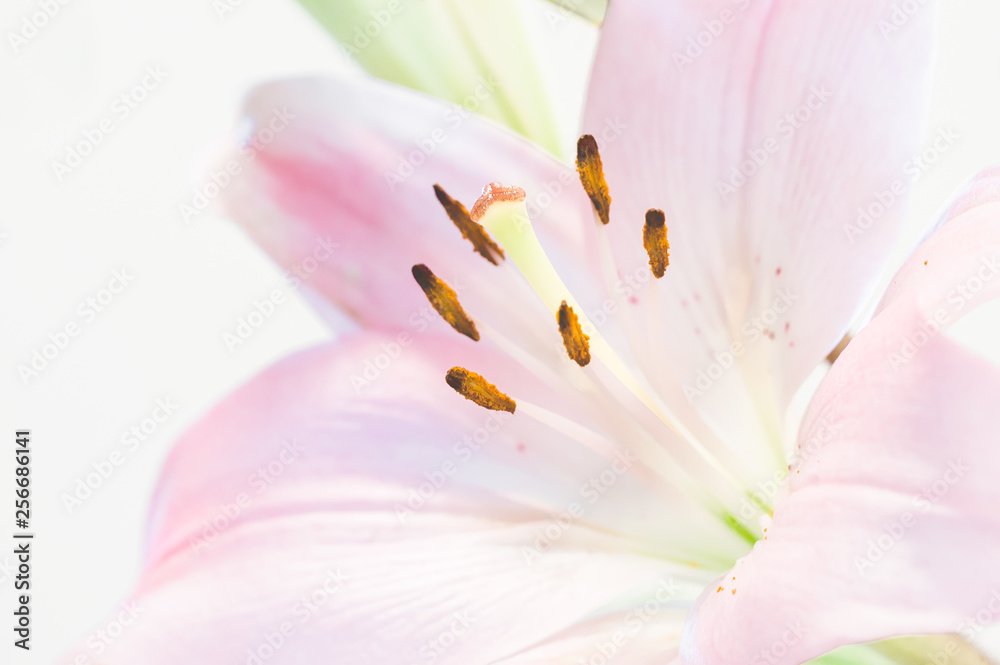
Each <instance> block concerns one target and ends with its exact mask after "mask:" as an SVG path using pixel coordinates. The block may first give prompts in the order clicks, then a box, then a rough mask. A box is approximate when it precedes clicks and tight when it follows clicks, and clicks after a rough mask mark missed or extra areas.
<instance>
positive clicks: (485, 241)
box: [434, 185, 504, 266]
mask: <svg viewBox="0 0 1000 665" xmlns="http://www.w3.org/2000/svg"><path fill="white" fill-rule="evenodd" d="M434 193H435V194H436V195H437V199H438V201H440V202H441V205H442V206H443V207H444V211H445V212H446V213H448V217H449V218H450V219H451V221H452V222H454V224H455V226H457V227H458V230H459V231H461V232H462V237H463V238H465V239H466V240H468V241H469V242H471V243H472V246H473V247H474V248H475V250H476V251H477V252H479V254H480V255H481V256H482V257H483V258H484V259H486V260H487V261H489V262H490V263H492V264H493V265H495V266H496V265H500V260H502V259H503V258H504V254H503V250H502V249H500V246H499V245H498V244H496V242H494V241H493V238H491V237H490V236H489V234H488V233H486V229H484V228H483V227H482V226H481V225H480V224H477V223H476V222H474V221H472V217H470V216H469V211H468V210H466V209H465V206H464V205H462V204H461V202H459V201H456V200H455V199H453V198H451V197H450V196H448V193H447V192H446V191H444V190H443V189H441V186H440V185H434Z"/></svg>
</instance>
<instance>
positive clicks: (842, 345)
mask: <svg viewBox="0 0 1000 665" xmlns="http://www.w3.org/2000/svg"><path fill="white" fill-rule="evenodd" d="M851 339H852V338H851V333H847V334H846V335H844V339H842V340H840V341H839V342H837V346H836V347H835V348H834V349H833V351H831V352H830V354H829V355H827V357H826V361H827V362H828V363H830V364H831V365H832V364H833V363H835V362H837V358H839V357H840V354H841V353H843V352H844V349H846V348H847V345H848V344H850V343H851Z"/></svg>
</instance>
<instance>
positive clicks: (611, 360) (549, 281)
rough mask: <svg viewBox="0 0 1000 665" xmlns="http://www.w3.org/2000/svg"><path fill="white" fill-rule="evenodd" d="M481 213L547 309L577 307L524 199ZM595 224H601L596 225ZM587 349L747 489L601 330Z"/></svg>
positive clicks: (583, 317)
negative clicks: (564, 304)
mask: <svg viewBox="0 0 1000 665" xmlns="http://www.w3.org/2000/svg"><path fill="white" fill-rule="evenodd" d="M484 208H485V210H484V212H483V214H482V216H481V217H480V219H481V220H482V221H483V225H484V226H485V227H486V228H488V229H489V230H490V232H491V233H494V234H495V235H496V236H497V238H499V239H500V242H502V243H503V244H504V247H506V248H507V251H508V252H510V256H511V260H512V261H513V262H514V264H515V265H516V266H517V268H518V270H520V271H521V274H522V275H523V276H524V278H525V279H526V280H527V281H528V283H529V284H530V285H531V286H532V288H533V289H534V290H535V293H537V294H538V297H539V298H540V299H541V300H542V302H543V303H544V304H545V306H546V307H548V308H549V311H550V312H552V313H553V314H555V313H557V312H558V311H559V307H560V304H561V303H562V302H563V301H564V300H565V301H566V302H567V303H569V304H570V305H572V306H573V307H574V309H575V310H576V311H578V312H582V308H581V307H580V306H579V304H578V303H577V302H576V300H575V299H574V298H573V296H572V294H571V293H570V291H569V289H568V288H567V287H566V285H565V284H564V283H563V281H562V279H561V278H560V277H559V273H558V272H556V269H555V267H553V265H552V263H551V262H550V261H549V259H548V256H546V254H545V250H544V249H543V248H542V246H541V243H540V242H539V241H538V237H537V236H536V235H535V231H534V229H533V228H532V226H531V224H530V222H529V223H527V224H525V223H524V220H526V219H528V216H527V210H526V209H525V206H524V201H523V200H518V201H513V200H512V201H495V200H494V201H491V202H490V203H489V205H486V206H484ZM599 230H603V227H600V229H599ZM579 316H580V319H581V327H587V326H590V327H591V328H594V330H595V331H596V327H595V326H594V325H593V323H592V322H590V321H589V319H588V318H587V316H586V314H585V313H582V314H580V315H579ZM590 347H591V352H592V354H593V356H594V357H595V358H597V359H598V360H600V361H601V363H602V364H603V365H604V366H605V367H606V368H607V369H608V371H610V372H611V373H612V374H613V375H614V376H615V377H616V378H617V379H618V380H619V381H620V382H621V383H622V385H623V386H625V388H626V389H628V391H629V392H631V393H632V394H633V395H635V397H636V398H638V399H639V401H640V402H641V403H642V404H643V405H645V406H646V408H648V409H649V410H650V412H651V413H653V414H654V415H655V416H656V417H657V418H659V420H660V421H661V422H663V424H664V425H666V426H667V427H669V428H670V429H672V430H673V431H674V432H676V433H677V434H678V435H679V436H680V437H681V438H683V439H684V440H685V441H686V442H687V443H688V444H689V445H691V447H692V448H693V449H694V450H695V451H696V452H697V453H698V455H699V456H701V458H702V459H704V460H705V461H706V462H707V463H708V464H709V465H710V466H711V467H712V468H714V469H715V470H716V471H718V472H719V473H720V474H721V475H722V476H723V477H724V478H725V479H726V481H727V482H729V483H731V484H732V485H733V486H734V487H737V488H740V489H743V490H745V489H746V487H747V485H748V483H747V482H745V481H744V480H743V479H740V478H738V477H737V476H736V474H734V473H733V472H732V471H730V470H729V469H728V468H727V467H726V466H725V465H724V464H723V463H722V462H721V461H720V460H719V459H718V458H717V457H716V456H715V455H713V454H712V452H711V451H709V450H708V449H707V448H706V447H705V446H704V444H702V443H701V442H700V441H699V440H698V439H697V437H695V436H694V433H693V432H691V430H689V429H688V428H687V427H686V426H685V425H684V424H683V423H681V422H680V420H679V419H678V418H677V416H676V415H675V414H674V413H673V412H672V411H671V410H670V409H669V408H668V407H667V406H666V405H665V404H663V403H662V402H661V401H660V400H659V399H658V396H656V395H655V393H653V394H651V393H650V391H648V390H647V389H646V388H645V386H644V385H643V384H642V383H641V382H640V381H639V380H638V379H637V378H636V377H635V376H633V374H632V372H631V371H630V370H629V368H628V366H627V365H626V364H625V363H624V362H623V361H622V359H621V358H620V357H619V356H618V354H617V353H615V351H614V350H613V349H612V347H611V345H610V344H608V342H607V340H605V339H604V337H603V336H602V335H601V334H600V333H599V332H594V333H593V335H592V336H591V338H590Z"/></svg>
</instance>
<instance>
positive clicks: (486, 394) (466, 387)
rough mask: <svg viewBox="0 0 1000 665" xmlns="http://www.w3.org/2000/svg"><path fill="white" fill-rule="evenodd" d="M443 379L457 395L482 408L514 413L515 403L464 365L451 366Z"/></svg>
mask: <svg viewBox="0 0 1000 665" xmlns="http://www.w3.org/2000/svg"><path fill="white" fill-rule="evenodd" d="M444 380H445V381H447V382H448V385H449V386H451V387H452V388H453V389H454V390H455V392H457V393H458V394H459V395H461V396H462V397H464V398H465V399H467V400H471V401H473V402H475V403H476V404H478V405H479V406H481V407H483V408H486V409H489V410H491V411H507V412H508V413H514V409H516V408H517V403H515V402H514V400H512V399H511V398H509V397H507V396H506V395H504V394H503V393H502V392H500V391H499V390H497V387H496V386H494V385H493V384H492V383H490V382H489V381H487V380H486V379H484V378H483V377H481V376H480V375H478V374H476V373H475V372H470V371H469V370H467V369H465V368H464V367H452V368H451V369H450V370H448V374H447V375H445V379H444Z"/></svg>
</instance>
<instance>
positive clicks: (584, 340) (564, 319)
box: [556, 300, 590, 367]
mask: <svg viewBox="0 0 1000 665" xmlns="http://www.w3.org/2000/svg"><path fill="white" fill-rule="evenodd" d="M556 319H557V320H558V321H559V332H560V333H561V334H562V338H563V346H565V347H566V353H567V354H569V357H570V358H572V359H573V360H575V361H576V364H577V365H579V366H580V367H586V366H587V364H589V363H590V337H588V336H587V335H584V334H583V329H582V328H580V321H579V319H578V318H577V316H576V312H574V311H573V308H572V307H570V306H569V305H567V304H566V301H565V300H563V301H562V305H560V306H559V312H558V313H557V314H556Z"/></svg>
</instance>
